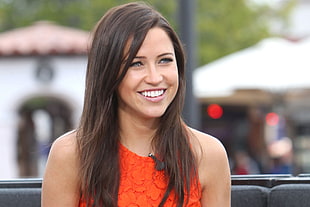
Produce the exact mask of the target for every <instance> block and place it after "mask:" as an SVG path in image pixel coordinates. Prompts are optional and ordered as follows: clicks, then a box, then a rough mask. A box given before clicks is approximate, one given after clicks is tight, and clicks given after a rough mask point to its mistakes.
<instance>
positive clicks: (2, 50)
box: [0, 21, 90, 56]
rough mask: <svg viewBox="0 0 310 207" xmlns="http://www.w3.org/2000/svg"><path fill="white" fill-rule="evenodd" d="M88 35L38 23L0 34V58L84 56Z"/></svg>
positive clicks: (87, 33)
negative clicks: (13, 56)
mask: <svg viewBox="0 0 310 207" xmlns="http://www.w3.org/2000/svg"><path fill="white" fill-rule="evenodd" d="M89 42H90V33H89V32H86V31H83V30H78V29H73V28H68V27H64V26H59V25H56V24H53V23H51V22H48V21H40V22H37V23H35V24H33V25H31V26H29V27H23V28H17V29H13V30H11V31H7V32H3V33H0V56H11V55H51V54H53V55H55V54H57V55H58V54H60V55H72V54H86V51H87V48H88V44H89Z"/></svg>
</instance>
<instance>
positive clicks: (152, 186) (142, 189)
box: [79, 145, 201, 207]
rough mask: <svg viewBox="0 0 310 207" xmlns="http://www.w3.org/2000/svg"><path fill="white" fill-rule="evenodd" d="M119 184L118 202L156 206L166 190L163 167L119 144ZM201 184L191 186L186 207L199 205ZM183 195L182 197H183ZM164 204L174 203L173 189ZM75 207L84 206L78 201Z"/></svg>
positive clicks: (127, 206) (139, 206)
mask: <svg viewBox="0 0 310 207" xmlns="http://www.w3.org/2000/svg"><path fill="white" fill-rule="evenodd" d="M120 158H121V162H120V166H121V168H120V170H121V178H120V186H119V194H118V206H120V207H155V206H156V207H157V206H158V205H159V203H160V201H161V199H162V198H163V195H164V194H165V192H166V187H167V182H166V179H165V176H164V171H157V170H156V169H155V163H154V161H153V159H152V158H151V157H142V156H139V155H137V154H135V153H133V152H131V151H129V150H128V149H127V148H125V147H124V146H123V145H120ZM200 198H201V186H200V184H199V183H198V188H197V187H196V185H195V186H192V187H191V193H190V197H189V202H188V204H187V207H200V206H201V205H200ZM185 199H186V198H185ZM165 206H169V207H170V206H175V201H174V193H170V195H169V197H168V199H167V201H166V203H165ZM79 207H86V203H85V202H83V201H80V204H79Z"/></svg>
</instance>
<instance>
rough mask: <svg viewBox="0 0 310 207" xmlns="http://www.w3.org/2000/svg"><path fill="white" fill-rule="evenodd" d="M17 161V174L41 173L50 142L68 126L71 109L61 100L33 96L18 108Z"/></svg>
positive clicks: (32, 174)
mask: <svg viewBox="0 0 310 207" xmlns="http://www.w3.org/2000/svg"><path fill="white" fill-rule="evenodd" d="M18 115H19V118H18V127H17V143H16V145H17V148H16V149H17V151H16V153H17V163H18V169H19V176H20V177H37V176H42V173H43V170H44V166H45V163H46V159H47V155H48V153H49V150H50V146H51V143H52V142H53V141H54V140H55V139H56V138H57V137H59V136H60V135H61V134H63V133H65V132H66V131H69V130H71V129H72V127H73V126H72V125H73V124H72V120H71V119H72V110H71V108H70V106H69V105H68V104H67V103H66V102H64V101H63V100H61V99H59V98H55V97H49V96H37V97H33V98H30V99H28V100H26V101H25V102H24V103H23V104H22V105H21V106H20V107H19V109H18Z"/></svg>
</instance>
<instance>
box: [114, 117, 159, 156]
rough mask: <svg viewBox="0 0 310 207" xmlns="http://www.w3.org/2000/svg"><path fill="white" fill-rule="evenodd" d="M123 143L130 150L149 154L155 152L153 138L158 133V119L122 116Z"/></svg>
mask: <svg viewBox="0 0 310 207" xmlns="http://www.w3.org/2000/svg"><path fill="white" fill-rule="evenodd" d="M119 121H120V137H121V140H120V141H121V143H122V144H123V145H124V146H125V147H126V148H128V149H129V150H130V151H132V152H134V153H136V154H138V155H141V156H147V155H148V154H149V153H151V152H154V150H153V149H152V146H151V145H152V144H151V143H152V139H153V137H154V135H155V133H156V129H157V126H158V119H143V120H142V119H137V118H135V117H134V116H126V115H125V116H120V118H119Z"/></svg>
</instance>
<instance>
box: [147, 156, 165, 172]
mask: <svg viewBox="0 0 310 207" xmlns="http://www.w3.org/2000/svg"><path fill="white" fill-rule="evenodd" d="M148 156H149V157H150V158H152V159H153V160H154V162H155V169H156V170H158V171H160V170H163V169H164V168H165V163H164V162H162V161H160V160H159V159H157V157H155V155H153V153H149V155H148Z"/></svg>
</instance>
